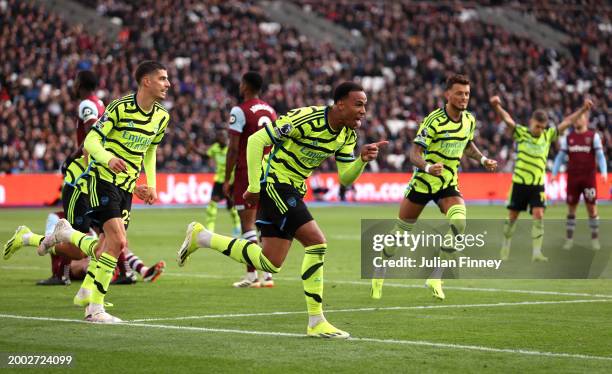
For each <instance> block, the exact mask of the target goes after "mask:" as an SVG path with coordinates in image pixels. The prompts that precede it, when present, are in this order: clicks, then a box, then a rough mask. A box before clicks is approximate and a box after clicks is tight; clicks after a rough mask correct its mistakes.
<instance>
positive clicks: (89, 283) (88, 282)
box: [81, 257, 98, 291]
mask: <svg viewBox="0 0 612 374" xmlns="http://www.w3.org/2000/svg"><path fill="white" fill-rule="evenodd" d="M97 269H98V261H97V260H96V258H95V257H90V258H89V265H87V272H86V273H85V278H83V283H81V288H84V289H86V290H90V291H93V289H94V287H95V286H94V279H95V278H96V272H97Z"/></svg>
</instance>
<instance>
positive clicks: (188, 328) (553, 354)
mask: <svg viewBox="0 0 612 374" xmlns="http://www.w3.org/2000/svg"><path fill="white" fill-rule="evenodd" d="M0 318H10V319H20V320H34V321H51V322H68V323H70V322H72V323H89V322H85V321H82V320H78V319H66V318H49V317H32V316H19V315H12V314H0ZM107 326H121V327H123V326H131V327H145V328H155V329H167V330H179V331H180V330H183V331H196V332H209V333H228V334H240V335H255V336H278V337H289V338H304V337H305V335H303V334H296V333H288V332H275V331H253V330H236V329H219V328H210V327H194V326H172V325H156V324H149V323H131V322H123V323H118V324H115V325H107ZM348 342H366V343H381V344H402V345H414V346H422V347H435V348H443V349H456V350H465V351H480V352H489V353H509V354H519V355H530V356H541V357H551V358H569V359H581V360H599V361H612V357H609V356H592V355H583V354H579V353H565V352H560V353H556V352H542V351H534V350H529V349H522V348H520V349H511V348H493V347H486V346H479V345H467V344H453V343H438V342H429V341H424V340H399V339H377V338H359V337H353V338H350V339H348ZM338 344H341V342H338Z"/></svg>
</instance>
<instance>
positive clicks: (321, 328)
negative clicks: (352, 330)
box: [306, 320, 351, 339]
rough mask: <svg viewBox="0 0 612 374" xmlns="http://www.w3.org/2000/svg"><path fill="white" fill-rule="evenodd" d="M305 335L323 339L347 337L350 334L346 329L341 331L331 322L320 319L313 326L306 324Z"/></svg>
mask: <svg viewBox="0 0 612 374" xmlns="http://www.w3.org/2000/svg"><path fill="white" fill-rule="evenodd" d="M306 335H308V336H310V337H313V338H324V339H348V338H349V337H350V336H351V334H349V333H348V332H346V331H342V330H340V329H338V328H336V327H334V326H333V325H332V324H331V323H329V322H327V321H326V320H322V321H321V322H319V323H318V324H317V325H316V326H315V327H310V326H308V329H307V330H306Z"/></svg>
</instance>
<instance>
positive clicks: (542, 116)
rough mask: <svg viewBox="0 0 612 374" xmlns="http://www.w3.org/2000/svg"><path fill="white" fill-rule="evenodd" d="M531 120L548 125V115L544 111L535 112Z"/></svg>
mask: <svg viewBox="0 0 612 374" xmlns="http://www.w3.org/2000/svg"><path fill="white" fill-rule="evenodd" d="M531 118H533V119H534V120H536V121H538V122H541V123H542V122H543V123H548V113H546V111H545V110H544V109H538V110H536V111H535V112H533V114H532V115H531Z"/></svg>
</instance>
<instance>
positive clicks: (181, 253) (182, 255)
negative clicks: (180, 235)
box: [176, 222, 204, 266]
mask: <svg viewBox="0 0 612 374" xmlns="http://www.w3.org/2000/svg"><path fill="white" fill-rule="evenodd" d="M202 230H204V226H202V224H201V223H199V222H191V223H190V224H189V226H187V232H186V233H185V240H184V241H183V245H181V248H179V250H178V252H177V253H176V262H177V263H178V266H185V262H186V261H187V259H188V258H189V256H191V254H192V253H193V252H195V251H196V250H197V249H198V240H197V239H198V234H199V233H200V232H201V231H202Z"/></svg>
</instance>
